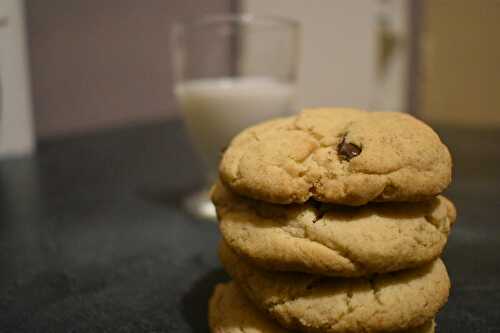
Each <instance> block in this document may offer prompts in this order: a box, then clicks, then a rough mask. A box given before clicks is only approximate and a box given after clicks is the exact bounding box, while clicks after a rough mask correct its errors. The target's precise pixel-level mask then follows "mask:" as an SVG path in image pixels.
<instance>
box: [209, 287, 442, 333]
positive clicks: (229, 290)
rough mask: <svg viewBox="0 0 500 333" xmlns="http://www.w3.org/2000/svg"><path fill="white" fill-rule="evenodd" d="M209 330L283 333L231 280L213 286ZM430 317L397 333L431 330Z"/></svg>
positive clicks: (432, 324) (423, 332)
mask: <svg viewBox="0 0 500 333" xmlns="http://www.w3.org/2000/svg"><path fill="white" fill-rule="evenodd" d="M208 317H209V325H210V330H211V332H212V333H287V332H291V331H289V330H286V329H284V328H282V327H280V326H279V325H278V324H276V323H275V322H273V321H272V320H271V319H269V318H267V317H266V316H265V315H264V314H263V313H261V312H260V311H258V310H257V309H256V308H255V307H254V305H253V304H251V303H250V302H249V301H248V300H247V299H246V297H245V296H244V295H243V294H242V292H241V291H240V290H239V289H238V287H237V286H236V285H235V283H234V282H229V283H226V284H219V285H217V286H216V287H215V291H214V294H213V295H212V297H211V298H210V302H209V308H208ZM434 326H435V325H434V321H433V320H431V321H429V322H427V323H426V324H424V325H423V326H421V327H417V328H415V329H411V330H407V331H400V333H434Z"/></svg>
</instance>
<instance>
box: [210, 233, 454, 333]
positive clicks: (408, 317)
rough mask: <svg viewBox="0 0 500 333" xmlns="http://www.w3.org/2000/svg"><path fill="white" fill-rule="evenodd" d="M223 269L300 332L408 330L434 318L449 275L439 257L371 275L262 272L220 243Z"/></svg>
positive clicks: (283, 322)
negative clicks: (335, 276)
mask: <svg viewBox="0 0 500 333" xmlns="http://www.w3.org/2000/svg"><path fill="white" fill-rule="evenodd" d="M219 255H220V258H221V261H222V263H223V265H224V267H225V268H226V270H227V272H228V273H229V275H231V277H232V278H233V279H234V280H235V282H236V283H237V284H238V286H239V287H240V288H241V289H242V291H243V292H244V293H245V295H246V296H247V297H248V298H249V299H250V300H251V301H252V302H253V303H254V304H255V305H256V306H257V307H259V308H260V309H261V310H263V311H265V312H266V313H268V314H269V315H271V316H272V317H273V318H274V319H275V320H277V321H278V322H279V323H280V324H281V325H282V326H284V327H286V328H288V329H297V330H301V331H304V332H327V333H354V332H393V331H402V330H409V329H413V328H416V327H419V326H421V325H424V324H425V323H426V322H428V321H430V320H432V318H434V316H435V315H436V313H437V312H438V311H439V309H440V308H441V307H442V306H443V305H444V304H445V303H446V301H447V298H448V294H449V288H450V280H449V278H448V274H447V272H446V268H445V266H444V264H443V262H442V261H441V260H440V259H437V260H436V261H434V262H432V263H430V264H427V265H424V266H422V267H420V268H416V269H412V270H406V271H400V272H396V273H389V274H385V275H378V276H375V277H373V278H370V279H368V278H357V279H345V278H332V277H324V276H319V275H310V274H303V273H290V272H286V273H284V272H271V271H265V270H262V269H260V268H257V267H256V266H253V265H251V264H249V263H248V262H246V261H245V260H244V259H242V258H239V257H238V256H237V255H236V254H235V253H234V252H232V250H231V249H230V248H229V247H228V246H227V245H225V244H224V243H222V244H221V247H220V251H219Z"/></svg>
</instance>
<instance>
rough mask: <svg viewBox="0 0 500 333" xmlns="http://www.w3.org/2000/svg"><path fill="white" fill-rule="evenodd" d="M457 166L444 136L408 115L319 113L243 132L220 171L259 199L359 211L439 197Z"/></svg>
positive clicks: (234, 186) (228, 182)
mask: <svg viewBox="0 0 500 333" xmlns="http://www.w3.org/2000/svg"><path fill="white" fill-rule="evenodd" d="M451 167H452V162H451V156H450V153H449V152H448V149H447V148H446V146H445V145H444V144H443V143H442V142H441V140H440V139H439V136H438V135H437V134H436V133H435V132H434V131H433V130H432V129H431V128H430V127H429V126H427V125H426V124H424V123H422V122H421V121H419V120H417V119H415V118H414V117H412V116H410V115H408V114H404V113H398V112H367V111H361V110H356V109H340V108H320V109H306V110H304V111H302V112H301V113H300V114H298V115H297V116H293V117H288V118H279V119H275V120H271V121H268V122H265V123H262V124H259V125H256V126H254V127H250V128H248V129H246V130H244V131H243V132H241V133H240V134H239V135H237V136H236V137H235V138H234V139H233V141H232V142H231V144H230V145H229V147H228V148H227V150H226V152H225V153H224V155H223V157H222V161H221V163H220V167H219V171H220V177H221V179H222V181H223V182H224V183H225V184H226V185H227V186H228V187H229V188H231V189H232V190H233V191H235V192H237V193H239V194H241V195H244V196H247V197H251V198H254V199H258V200H263V201H267V202H272V203H280V204H289V203H293V202H295V203H302V202H305V201H307V200H308V199H309V198H314V199H316V200H318V201H323V202H329V203H337V204H345V205H353V206H357V205H363V204H365V203H367V202H370V201H421V200H424V199H427V198H429V197H433V196H435V195H437V194H439V193H441V192H442V191H443V190H444V189H445V188H446V187H447V186H448V184H449V183H450V181H451Z"/></svg>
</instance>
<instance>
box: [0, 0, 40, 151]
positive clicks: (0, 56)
mask: <svg viewBox="0 0 500 333" xmlns="http://www.w3.org/2000/svg"><path fill="white" fill-rule="evenodd" d="M23 9H24V4H23V1H21V0H0V18H2V19H1V21H2V22H3V24H2V27H0V79H1V89H2V91H1V97H0V101H1V111H0V112H1V114H0V156H6V155H8V156H11V155H22V154H28V153H31V152H32V151H33V147H34V143H33V129H32V113H31V110H32V106H31V95H30V84H29V71H28V60H27V52H26V38H25V36H26V35H25V21H24V10H23Z"/></svg>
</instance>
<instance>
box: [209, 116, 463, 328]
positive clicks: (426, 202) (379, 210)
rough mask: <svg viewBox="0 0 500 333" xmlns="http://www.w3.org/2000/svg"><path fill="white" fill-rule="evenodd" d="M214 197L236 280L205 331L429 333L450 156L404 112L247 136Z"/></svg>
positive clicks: (296, 123)
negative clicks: (442, 193)
mask: <svg viewBox="0 0 500 333" xmlns="http://www.w3.org/2000/svg"><path fill="white" fill-rule="evenodd" d="M220 179H221V182H219V183H218V184H216V185H215V187H214V189H213V192H212V199H213V202H214V204H215V206H216V208H217V213H218V218H219V221H220V224H219V228H220V231H221V233H222V236H223V241H222V243H221V246H220V249H219V255H220V259H221V261H222V263H223V265H224V267H225V269H226V270H227V272H228V273H229V275H230V276H231V277H232V279H233V282H230V283H228V284H221V285H218V286H217V287H216V290H215V292H214V295H213V296H212V298H211V300H210V306H209V320H210V327H211V329H212V332H218V333H222V332H225V333H228V332H255V333H257V332H288V331H302V332H434V330H435V328H434V327H435V324H434V317H435V315H436V313H437V312H438V311H439V309H440V308H441V307H442V306H443V305H444V304H445V303H446V301H447V298H448V293H449V288H450V280H449V277H448V274H447V272H446V268H445V266H444V264H443V262H442V261H441V260H440V259H439V256H440V254H441V252H442V251H443V249H444V247H445V245H446V242H447V239H448V234H449V232H450V228H451V226H452V224H453V223H454V221H455V215H456V214H455V208H454V206H453V204H452V203H451V202H450V201H449V200H447V199H446V198H445V197H443V196H440V195H439V193H441V192H442V191H443V190H444V189H445V188H446V187H447V186H448V184H449V183H450V180H451V157H450V154H449V152H448V149H447V148H446V146H445V145H444V144H443V143H442V142H441V140H440V139H439V137H438V135H437V134H436V133H435V132H434V131H433V130H432V129H431V128H430V127H428V126H427V125H425V124H423V123H422V122H420V121H418V120H417V119H415V118H413V117H411V116H409V115H407V114H403V113H392V112H366V111H361V110H355V109H327V108H322V109H308V110H304V111H302V112H301V113H300V114H298V115H297V116H293V117H288V118H281V119H276V120H272V121H269V122H265V123H262V124H260V125H257V126H254V127H251V128H248V129H246V130H244V131H243V132H242V133H241V134H239V135H238V136H237V137H236V138H235V139H234V140H233V141H232V142H231V144H230V146H229V147H228V149H227V150H226V151H225V153H224V156H223V158H222V161H221V164H220Z"/></svg>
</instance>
